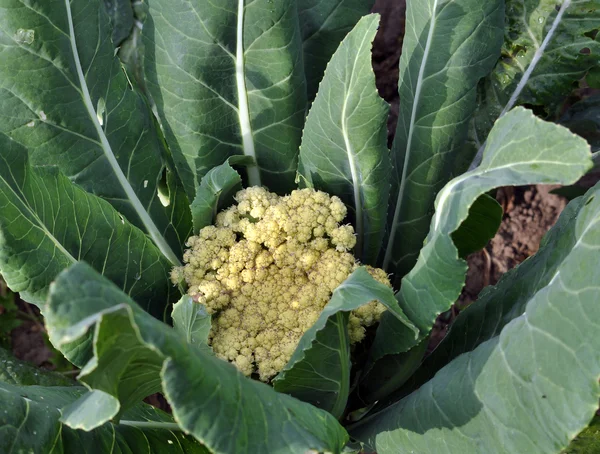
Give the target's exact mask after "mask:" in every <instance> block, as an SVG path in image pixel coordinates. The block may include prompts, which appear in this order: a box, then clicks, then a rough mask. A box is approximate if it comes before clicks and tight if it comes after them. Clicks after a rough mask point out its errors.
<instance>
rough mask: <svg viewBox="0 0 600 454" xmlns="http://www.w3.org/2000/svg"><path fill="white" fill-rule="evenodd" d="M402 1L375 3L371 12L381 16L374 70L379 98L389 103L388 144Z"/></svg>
mask: <svg viewBox="0 0 600 454" xmlns="http://www.w3.org/2000/svg"><path fill="white" fill-rule="evenodd" d="M405 11H406V1H405V0H377V1H376V2H375V6H374V7H373V12H375V13H379V14H380V15H381V23H380V26H379V32H378V33H377V36H376V38H375V43H374V44H373V69H374V71H375V77H376V79H377V89H378V91H379V95H380V96H381V97H382V98H383V99H385V100H386V101H387V102H388V103H389V104H390V116H389V118H388V139H389V142H390V144H391V141H392V138H393V137H394V131H395V130H396V123H397V121H398V105H399V102H400V97H399V96H398V64H399V62H400V49H401V48H402V40H403V38H404V13H405Z"/></svg>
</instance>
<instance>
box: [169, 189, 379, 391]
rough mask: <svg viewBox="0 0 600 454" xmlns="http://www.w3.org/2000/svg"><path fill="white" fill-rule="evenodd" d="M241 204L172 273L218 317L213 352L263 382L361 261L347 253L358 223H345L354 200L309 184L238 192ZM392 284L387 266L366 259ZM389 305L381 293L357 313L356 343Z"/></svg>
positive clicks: (353, 318)
mask: <svg viewBox="0 0 600 454" xmlns="http://www.w3.org/2000/svg"><path fill="white" fill-rule="evenodd" d="M236 201H237V205H234V206H232V207H230V208H229V209H227V210H225V211H223V212H221V213H219V214H218V216H217V219H216V223H215V225H214V226H209V227H205V228H203V229H202V230H201V231H200V233H199V234H198V235H197V236H192V237H190V238H189V240H188V242H187V247H188V248H189V249H187V251H186V252H185V255H184V262H185V266H183V267H180V268H176V269H175V270H174V271H173V279H174V280H175V281H177V280H179V279H181V278H182V277H183V278H184V279H185V281H186V282H187V284H188V285H189V294H190V295H191V296H192V297H193V298H194V300H195V301H198V302H199V303H202V304H204V305H205V306H206V308H207V310H208V312H209V313H210V314H212V316H213V323H212V330H211V333H210V342H211V345H212V348H213V350H214V352H215V354H216V355H217V356H218V357H220V358H223V359H226V360H228V361H231V362H232V363H233V364H235V365H236V366H237V367H238V369H239V370H241V371H242V372H243V373H244V374H246V375H250V374H252V373H258V375H259V377H260V379H261V380H263V381H268V380H269V379H270V378H272V377H273V376H274V375H276V374H277V373H278V372H279V371H280V370H281V369H282V368H283V367H284V366H285V364H286V363H287V362H288V360H289V359H290V357H291V355H292V353H293V352H294V350H295V348H296V345H297V344H298V341H299V340H300V338H301V337H302V335H303V334H304V333H305V332H306V330H308V328H310V327H311V326H312V325H313V324H314V323H315V321H316V320H317V318H318V317H319V315H320V314H321V311H322V310H323V308H324V307H325V305H326V304H327V302H328V301H329V299H330V297H331V294H332V292H333V290H334V289H335V288H336V287H338V286H339V285H340V284H341V283H342V282H343V281H344V280H345V279H346V278H347V277H348V276H349V275H350V274H351V273H352V271H354V270H355V269H356V268H357V267H358V264H357V262H356V260H355V258H354V256H353V255H352V254H351V253H350V252H348V251H349V250H350V249H352V248H353V247H354V245H355V243H356V237H355V235H354V229H353V228H352V226H350V225H340V223H341V222H342V221H343V220H344V218H345V217H346V206H345V205H344V204H343V202H342V201H341V200H340V199H339V198H338V197H335V196H333V197H331V196H329V195H328V194H326V193H324V192H320V191H315V190H313V189H301V190H297V191H294V192H292V193H291V194H290V195H288V196H285V197H280V196H278V195H276V194H273V193H270V192H268V191H267V190H265V189H264V188H261V187H251V188H247V189H244V190H242V191H240V192H238V193H237V195H236ZM367 269H368V271H369V273H370V274H371V275H372V276H373V277H374V278H375V279H377V280H378V281H380V282H383V283H385V284H386V285H390V283H389V280H388V277H387V275H386V273H385V272H384V271H383V270H381V269H376V268H371V267H367ZM384 310H385V308H384V306H383V305H381V304H380V303H378V302H376V301H373V302H371V303H369V304H367V305H365V306H363V307H361V308H359V309H357V310H355V311H353V312H352V313H351V314H350V321H349V333H350V339H351V342H353V343H355V342H359V341H361V340H362V339H363V337H364V335H365V327H366V326H370V325H372V324H373V323H375V322H376V321H378V320H379V318H380V316H381V314H382V312H383V311H384Z"/></svg>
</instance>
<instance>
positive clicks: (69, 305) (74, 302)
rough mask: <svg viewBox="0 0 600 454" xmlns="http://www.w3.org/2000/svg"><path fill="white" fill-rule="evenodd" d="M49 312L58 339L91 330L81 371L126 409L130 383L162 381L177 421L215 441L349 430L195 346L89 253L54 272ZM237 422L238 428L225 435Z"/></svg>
mask: <svg viewBox="0 0 600 454" xmlns="http://www.w3.org/2000/svg"><path fill="white" fill-rule="evenodd" d="M45 314H46V324H47V326H48V330H49V331H50V333H51V334H52V337H53V342H54V344H55V345H56V346H57V347H58V348H61V349H62V348H63V347H65V346H68V345H69V343H70V342H72V341H73V340H76V339H79V338H81V337H82V336H86V335H88V334H86V333H88V332H90V333H93V335H94V338H93V339H94V340H93V342H94V351H93V356H92V354H91V352H90V353H89V354H88V360H89V362H88V364H87V365H86V366H85V367H84V368H83V370H82V371H81V375H80V377H79V379H80V380H81V381H82V382H84V383H85V384H86V385H87V386H89V387H90V389H94V390H99V391H103V392H105V393H108V394H110V395H111V396H113V398H114V399H115V400H118V401H120V405H121V411H122V409H123V408H125V406H126V405H127V404H129V403H131V402H133V400H134V399H133V398H132V396H131V394H132V393H135V394H136V395H137V396H138V397H139V396H141V395H142V394H144V392H146V393H150V392H152V391H153V390H154V389H155V387H156V386H158V387H160V388H161V389H162V392H163V393H164V395H165V396H166V398H167V400H168V401H169V403H170V405H171V407H172V409H173V415H174V417H175V419H176V421H177V422H178V423H179V425H180V427H181V428H182V429H183V430H184V431H186V432H188V433H190V434H192V435H193V436H194V437H196V438H197V439H198V440H201V441H202V443H204V444H205V445H206V446H207V447H208V448H209V449H210V450H211V451H215V452H236V453H237V452H240V453H244V452H248V453H254V452H278V451H279V452H281V451H284V450H285V452H292V453H295V452H300V453H305V452H306V451H307V450H309V449H312V450H315V451H327V452H340V451H341V449H342V447H343V446H344V444H345V442H346V440H347V435H346V433H345V431H344V430H343V429H342V427H341V426H339V424H338V423H337V421H335V419H334V418H333V417H332V416H331V415H329V414H328V413H326V412H324V411H322V410H318V409H316V408H314V407H313V406H311V405H309V404H305V403H303V402H300V401H298V400H296V399H294V398H292V397H290V396H286V395H283V394H279V393H276V392H275V391H274V390H273V389H272V388H270V387H269V386H267V385H265V384H262V383H259V382H256V381H252V380H250V379H248V378H246V377H244V376H243V375H242V374H241V373H240V372H239V371H238V370H237V369H235V368H234V367H233V366H232V365H231V364H229V363H227V362H226V361H223V360H220V359H218V358H216V357H214V356H212V355H209V354H207V353H205V352H203V351H202V350H200V349H197V348H194V347H193V346H191V345H190V344H188V343H187V342H185V339H184V338H183V337H181V336H180V335H179V334H178V333H177V332H176V331H175V330H173V329H172V328H170V327H169V326H167V325H166V324H164V323H161V322H159V321H158V320H156V319H154V318H152V317H150V316H149V315H148V314H146V313H145V312H143V311H142V310H141V309H140V308H139V307H138V306H137V305H136V304H135V303H134V302H133V301H132V300H131V299H129V298H128V297H127V296H126V295H125V294H123V293H122V292H121V291H120V290H119V289H118V288H117V287H116V286H114V285H113V284H112V283H110V282H109V281H108V280H106V279H105V278H103V277H101V276H100V275H98V274H97V273H96V272H95V271H94V270H92V269H91V268H90V267H88V266H87V265H85V264H83V263H78V264H76V265H74V266H73V267H71V268H70V269H68V270H66V271H65V272H63V273H62V274H61V275H60V276H59V277H58V279H57V280H56V283H55V284H54V286H53V288H52V291H51V294H50V298H49V303H48V306H47V307H46V310H45ZM88 337H89V336H88ZM67 353H68V352H67ZM141 388H144V389H145V391H144V390H143V389H141ZM80 404H81V406H82V407H84V408H87V409H88V410H89V411H90V412H91V411H93V408H90V407H88V406H87V405H85V402H83V401H80ZM102 422H103V421H102V420H99V421H97V423H98V424H101V423H102ZM232 425H233V427H234V430H235V433H236V434H238V435H237V436H235V437H229V436H223V434H225V433H230V432H231V430H232ZM282 434H285V436H282Z"/></svg>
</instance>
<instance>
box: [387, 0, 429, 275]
mask: <svg viewBox="0 0 600 454" xmlns="http://www.w3.org/2000/svg"><path fill="white" fill-rule="evenodd" d="M437 6H438V0H434V2H433V8H432V15H431V21H430V22H429V32H428V33H427V42H426V43H425V50H424V52H423V60H422V61H421V67H420V68H419V77H418V78H417V87H416V89H415V97H414V99H413V106H412V112H411V115H410V125H409V130H408V139H407V141H406V153H405V154H404V166H403V167H402V178H401V179H400V188H399V189H398V198H397V199H396V200H397V201H396V209H395V210H394V218H393V219H392V227H391V228H390V237H389V240H388V244H387V247H386V250H385V257H384V259H383V269H384V270H387V269H388V266H389V264H390V261H391V260H392V253H393V249H394V241H395V237H396V230H397V229H398V221H399V218H400V212H401V211H402V199H403V198H404V190H405V188H406V176H407V174H408V164H409V162H410V155H411V151H412V149H411V147H412V140H413V133H414V130H415V122H416V118H417V106H418V105H419V99H420V97H421V90H422V88H423V76H424V74H425V67H426V66H427V60H428V58H429V52H430V50H431V41H432V40H433V33H434V31H435V19H436V16H435V14H436V11H437Z"/></svg>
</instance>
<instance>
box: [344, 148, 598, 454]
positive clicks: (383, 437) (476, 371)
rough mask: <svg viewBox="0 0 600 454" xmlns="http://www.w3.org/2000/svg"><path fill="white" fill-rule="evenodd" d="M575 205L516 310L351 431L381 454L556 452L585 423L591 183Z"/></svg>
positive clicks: (591, 362) (590, 387)
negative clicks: (549, 265)
mask: <svg viewBox="0 0 600 454" xmlns="http://www.w3.org/2000/svg"><path fill="white" fill-rule="evenodd" d="M485 162H486V158H485V157H484V163H485ZM578 207H579V210H578V212H577V213H576V215H575V216H573V217H572V219H571V220H570V222H571V223H572V224H573V225H567V226H563V228H564V232H563V233H564V234H565V236H566V238H564V239H563V238H557V240H558V241H557V242H556V243H555V244H554V247H555V248H560V249H561V251H560V252H557V254H558V255H559V256H560V258H559V259H558V262H559V263H558V265H557V266H556V267H555V268H554V269H553V270H552V271H551V272H550V273H549V275H548V276H544V277H542V278H541V279H539V280H538V281H537V286H536V287H537V288H536V289H535V290H534V291H531V292H526V295H527V296H526V300H527V301H526V303H525V308H524V310H523V311H522V313H521V315H519V316H518V317H516V318H515V319H514V320H512V321H511V322H509V323H508V324H507V325H506V326H505V327H504V328H503V329H502V331H501V332H500V333H497V336H496V337H494V338H492V339H490V340H488V341H486V342H484V343H482V344H481V345H479V346H478V347H477V348H476V349H475V350H474V351H472V352H470V353H466V354H464V355H461V356H459V357H458V358H456V359H455V360H454V361H452V362H451V363H450V364H449V365H447V366H446V367H445V368H443V369H441V370H440V371H439V372H438V373H437V375H436V376H435V377H434V378H433V379H432V380H431V381H429V382H428V383H426V384H425V385H423V386H422V387H421V388H419V390H417V391H415V392H414V393H413V394H411V395H410V396H408V397H406V398H405V399H403V400H402V401H400V402H399V403H397V404H394V405H392V406H390V407H388V408H387V409H386V410H384V411H382V412H380V413H377V414H375V415H374V416H373V417H371V418H367V419H365V420H364V422H363V423H362V424H359V426H358V427H356V430H355V431H354V436H356V437H358V438H359V439H360V440H361V441H364V442H367V443H368V444H369V445H370V446H371V447H373V448H374V449H376V450H377V452H378V453H381V454H385V453H388V452H389V453H391V452H398V448H399V447H401V448H402V449H404V450H406V451H407V452H410V451H414V452H436V453H438V452H439V453H455V452H461V453H474V454H475V453H481V452H485V453H505V452H506V453H517V452H518V453H525V452H527V453H530V452H531V453H537V452H539V453H558V452H560V451H561V450H562V449H563V448H565V447H566V446H567V445H568V444H569V442H570V441H571V440H572V439H573V438H574V437H575V436H576V435H577V434H578V433H579V432H581V430H583V429H584V428H585V427H586V426H587V425H588V423H589V422H590V420H591V419H592V417H593V416H594V414H595V412H596V410H597V409H598V399H599V398H600V384H599V383H598V381H599V379H600V338H599V337H598V335H597V334H598V321H599V320H600V267H598V266H597V264H598V247H599V245H600V185H597V186H596V187H595V188H593V189H591V190H590V191H589V192H588V194H587V195H586V196H585V198H584V199H583V200H581V201H579V202H578ZM575 208H576V207H573V208H572V210H571V212H570V213H569V215H570V214H571V213H572V212H573V211H575ZM557 237H560V235H557ZM551 260H552V259H551ZM540 268H541V269H538V272H539V273H541V274H542V275H544V274H545V270H544V269H543V268H544V264H543V263H541V264H540ZM548 277H549V279H548ZM513 278H516V276H513ZM518 278H519V282H520V281H521V280H522V279H528V278H531V276H526V275H523V276H519V277H518ZM512 282H513V284H515V285H525V286H527V284H526V283H520V284H517V282H516V281H515V279H513V280H512ZM501 290H502V287H501V286H499V288H498V289H495V290H491V292H494V293H495V292H498V295H497V297H496V298H497V299H498V301H502V300H505V299H506V297H507V295H505V294H502V293H500V292H501ZM508 297H509V298H510V296H508ZM475 304H479V303H475ZM520 305H521V304H518V306H520Z"/></svg>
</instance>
